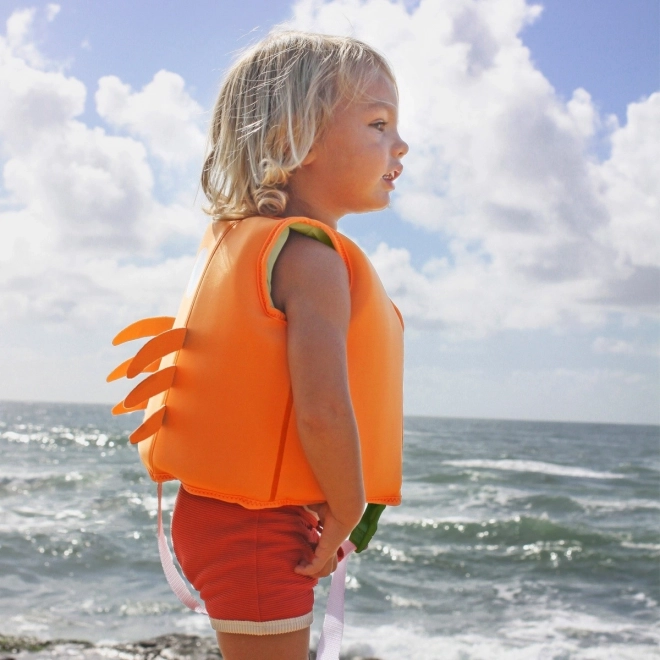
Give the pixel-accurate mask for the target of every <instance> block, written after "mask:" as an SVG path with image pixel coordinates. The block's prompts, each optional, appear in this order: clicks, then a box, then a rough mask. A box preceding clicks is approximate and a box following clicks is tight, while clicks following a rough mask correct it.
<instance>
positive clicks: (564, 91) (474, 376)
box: [0, 0, 660, 423]
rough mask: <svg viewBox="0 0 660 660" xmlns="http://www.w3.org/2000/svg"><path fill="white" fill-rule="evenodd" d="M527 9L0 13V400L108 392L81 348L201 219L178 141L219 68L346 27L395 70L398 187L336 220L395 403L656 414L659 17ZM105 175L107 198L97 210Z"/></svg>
mask: <svg viewBox="0 0 660 660" xmlns="http://www.w3.org/2000/svg"><path fill="white" fill-rule="evenodd" d="M539 4H542V5H543V11H542V12H540V13H539V12H538V11H537V10H535V9H533V8H532V3H531V2H528V3H527V4H525V3H524V2H523V0H498V2H495V3H493V2H479V1H476V0H452V1H451V2H449V1H444V0H421V1H420V2H414V3H412V2H402V3H390V2H387V0H365V1H364V2H358V1H357V0H333V1H331V2H325V3H322V2H317V1H315V0H300V1H298V2H296V3H293V2H281V1H279V0H276V1H270V2H265V1H264V2H257V1H251V2H243V3H235V2H201V1H200V2H191V3H185V5H184V3H175V2H153V1H149V2H146V1H145V2H140V3H135V2H128V1H123V0H122V1H119V2H113V3H90V2H83V1H80V0H79V1H71V2H66V1H64V2H60V3H57V4H54V3H31V4H27V5H21V4H16V3H8V2H2V3H0V19H2V22H3V23H4V21H6V20H7V19H9V18H10V17H11V16H12V15H13V16H14V17H16V16H17V14H16V13H15V12H16V11H17V10H18V11H20V10H25V9H26V8H34V9H35V11H34V12H33V13H32V14H29V15H28V14H26V13H25V12H23V14H19V15H18V16H19V17H20V16H22V17H23V18H22V19H21V20H18V19H16V18H14V22H13V24H12V25H13V27H12V28H8V30H7V31H6V34H5V37H4V41H3V43H4V48H5V50H4V51H0V55H2V53H4V55H2V56H3V57H4V60H0V61H2V62H3V66H5V74H0V90H2V86H3V85H5V86H7V87H6V89H7V90H9V95H8V98H10V99H12V101H10V102H9V103H8V104H7V105H6V108H5V109H4V110H3V106H2V102H0V158H2V164H3V165H4V166H5V170H4V176H3V179H2V188H1V189H0V223H1V224H0V231H2V232H3V235H4V236H5V237H9V238H10V239H11V240H8V241H6V245H7V246H11V248H10V247H7V248H6V249H5V252H4V253H3V252H1V251H0V285H1V286H0V294H1V296H2V297H0V300H1V301H2V305H3V306H2V309H3V311H4V312H5V313H4V314H3V318H4V320H3V321H0V323H2V325H3V328H2V337H3V339H2V340H1V341H2V343H1V344H0V366H2V368H3V371H4V373H6V374H10V377H9V378H5V379H4V382H3V383H2V384H1V385H0V398H6V399H29V400H64V401H66V400H75V401H98V402H105V401H110V400H112V399H113V398H117V397H120V396H121V395H122V393H123V390H122V386H121V385H120V386H119V387H117V388H111V387H109V386H106V385H105V384H104V383H103V380H102V378H99V374H104V373H105V372H106V371H109V369H110V368H111V367H112V366H113V364H114V363H115V362H118V361H119V360H120V359H121V358H122V356H121V355H115V352H117V349H115V350H114V351H113V350H111V349H110V348H109V347H108V346H107V344H106V343H107V342H108V341H109V339H110V337H111V335H112V334H113V331H114V330H115V329H116V328H118V327H120V326H121V325H122V323H124V322H128V321H130V320H132V319H133V318H136V317H138V316H140V315H145V314H149V313H152V312H157V313H168V312H169V313H173V309H175V307H176V298H177V296H178V291H180V290H181V288H182V287H183V285H184V283H185V280H186V276H187V270H188V268H189V267H190V260H191V259H192V255H193V254H194V251H195V245H196V240H197V237H198V235H199V232H200V230H201V227H202V226H203V222H204V220H203V217H202V215H201V214H200V213H199V211H197V210H195V209H196V206H198V205H199V197H197V199H196V196H195V193H196V177H197V168H198V164H199V158H200V157H201V147H199V145H200V144H201V140H202V139H203V131H204V129H205V120H206V117H207V113H208V110H209V107H210V106H211V105H212V103H213V100H214V96H215V94H216V92H217V88H218V84H219V82H220V80H221V78H222V72H223V70H224V69H225V68H226V67H227V66H228V64H229V63H230V61H231V58H232V56H233V53H234V52H235V51H236V50H238V49H240V48H242V47H243V46H245V45H247V44H248V43H251V42H252V41H254V40H255V39H256V38H258V37H259V36H262V35H264V34H265V33H266V32H267V31H268V30H269V29H270V28H271V26H273V25H274V24H277V23H281V22H283V21H292V23H293V25H295V26H296V27H301V28H304V29H316V30H320V31H329V32H337V31H351V30H352V32H353V34H355V35H356V36H358V37H361V38H365V39H366V40H368V41H371V42H373V43H374V45H376V46H377V47H379V48H381V50H383V51H384V52H385V54H386V55H388V56H389V57H390V59H391V60H392V63H393V65H394V67H395V70H396V71H397V73H398V75H399V81H400V85H401V93H402V98H401V103H402V131H403V132H404V137H406V138H409V139H408V141H409V142H410V143H411V146H412V147H413V150H412V151H411V154H410V156H409V157H408V158H407V160H408V163H407V164H406V173H405V174H404V177H403V179H402V182H401V186H400V191H399V196H398V197H397V198H396V199H395V200H394V202H393V205H392V208H391V209H390V210H388V211H385V212H382V213H379V214H373V215H370V216H363V217H350V218H346V219H345V220H344V221H343V222H342V224H341V225H340V226H341V227H342V228H343V230H344V231H345V232H346V233H348V234H349V235H351V236H352V237H353V238H355V239H356V240H358V242H359V243H360V244H361V245H362V246H363V248H364V249H365V250H366V251H367V252H368V253H369V254H370V255H371V256H372V258H373V260H374V263H375V264H376V266H377V268H378V269H379V271H380V272H381V275H382V277H383V279H384V282H385V284H386V287H388V290H389V291H390V294H391V295H392V296H393V298H394V299H395V300H396V301H397V302H398V303H400V305H401V306H402V308H403V310H404V314H405V316H406V319H407V322H408V325H407V339H406V341H407V343H406V351H407V362H406V366H407V374H408V375H407V380H406V411H407V412H408V413H409V414H429V415H446V416H464V417H465V416H467V417H470V416H474V417H497V418H525V419H559V420H562V419H564V420H578V421H579V420H583V421H607V422H632V423H657V422H658V421H660V420H659V417H660V413H659V412H658V411H659V409H660V407H659V406H658V351H659V341H658V321H657V289H658V272H659V271H658V265H659V264H658V258H657V240H658V236H657V229H656V228H655V227H656V226H657V218H655V221H654V220H653V217H652V213H650V211H649V209H650V208H652V205H653V204H657V185H656V186H655V196H654V192H653V190H652V184H645V183H644V180H645V175H647V174H648V176H649V178H651V179H652V178H653V177H652V176H651V175H652V174H653V172H650V171H649V166H648V163H649V162H650V160H649V159H651V160H653V158H651V157H650V156H649V155H648V152H649V149H651V150H652V148H653V144H654V142H653V140H654V139H655V138H654V136H653V134H652V133H649V132H648V130H645V127H647V126H648V125H649V122H652V119H653V117H654V116H657V115H654V114H653V113H657V107H658V103H657V102H656V101H655V98H656V97H653V96H652V95H653V94H654V92H657V91H658V88H659V87H660V81H659V79H658V77H659V73H658V52H659V50H660V44H659V36H658V35H659V34H660V16H659V5H658V3H657V2H655V1H652V0H632V1H631V2H626V3H622V2H620V1H616V0H581V1H580V2H570V3H569V2H565V1H564V2H562V1H559V0H549V1H548V2H542V3H539ZM58 8H59V9H58ZM396 12H399V13H398V14H397V13H396ZM429 16H430V17H432V18H430V19H429V18H426V19H425V20H423V19H424V17H429ZM21 21H22V22H21ZM433 21H437V25H434V24H433ZM21 26H22V27H21ZM441 26H445V27H446V29H445V28H442V27H441ZM447 26H448V27H447ZM12 30H13V32H12ZM397 30H398V32H397ZM443 30H444V31H443ZM19 33H20V35H19ZM0 34H3V32H2V31H0ZM12 34H13V35H14V36H13V37H12V36H11V35H12ZM16 35H19V36H16ZM12 40H13V41H12ZM521 42H522V43H521ZM525 48H527V49H528V52H527V51H525V50H524V49H525ZM434 58H435V59H434ZM431 61H433V62H435V64H434V65H433V66H431V65H430V64H429V62H431ZM17 62H23V63H24V64H25V66H26V67H28V69H29V71H30V72H31V73H30V75H29V76H26V74H25V73H23V74H20V76H19V73H20V72H19V73H17V71H19V68H17V67H19V64H17ZM21 66H22V65H21ZM465 67H467V69H466V68H465ZM160 71H165V72H168V73H165V74H163V75H162V76H161V77H160V78H157V79H156V78H155V76H156V74H157V73H158V72H160ZM174 74H176V75H174ZM12 76H15V77H12ZM21 76H22V77H21ZM177 76H178V77H177ZM108 77H111V78H108ZM19 78H20V79H21V80H23V81H24V82H23V83H21V84H18V83H17V82H16V80H18V79H19ZM101 80H103V82H100V81H101ZM156 80H157V81H158V82H157V84H156ZM25 81H27V82H25ZM152 82H153V85H152V87H149V88H148V89H149V90H151V91H149V92H148V93H147V92H146V91H145V90H146V89H147V87H145V86H149V85H150V84H152ZM30 86H31V87H30ZM28 87H29V89H27V88H28ZM577 89H581V90H584V91H583V92H577V93H576V91H575V90H577ZM159 94H160V95H161V96H159ZM83 96H84V99H83ZM163 98H165V99H166V100H167V103H165V106H167V107H170V106H169V105H168V104H171V108H172V116H170V117H169V118H167V117H166V118H163V116H161V115H162V114H163V112H165V111H164V110H163V101H162V99H163ZM26 99H42V100H38V101H35V102H34V107H33V106H32V105H29V103H28V101H26ZM159 99H160V100H159ZM14 101H15V103H14ZM11 103H14V105H11ZM631 103H632V104H636V105H635V106H634V113H633V115H631V116H630V117H632V119H631V118H630V117H629V116H628V115H627V109H628V106H629V104H631ZM21 104H23V105H21ZM26 104H27V105H26ZM76 104H78V105H76ZM159 104H160V105H159ZM74 107H75V108H76V109H75V110H72V109H71V108H74ZM458 107H460V108H463V111H461V112H457V111H456V108H458ZM26 108H27V110H26ZM35 108H37V109H38V111H37V109H35ZM60 108H61V113H60V114H58V112H60ZM51 110H52V112H51ZM175 111H176V112H175ZM12 113H14V114H12ZM21 113H22V114H21ZM62 113H64V114H62ZM67 113H68V114H67ZM150 113H151V114H150ZM159 113H160V114H159ZM177 113H178V114H177ZM175 114H176V116H174V115H175ZM17 117H18V119H17ZM153 117H158V118H159V119H158V120H157V121H155V120H154V119H153ZM20 121H24V122H25V123H24V126H25V127H26V128H25V130H24V131H18V132H17V128H16V126H17V125H19V126H20V125H21V124H20ZM165 121H169V122H171V123H170V124H167V125H168V126H170V127H174V128H170V129H168V130H169V132H170V135H169V136H168V135H164V134H163V131H161V132H158V130H157V126H158V125H160V124H159V123H158V122H165ZM12 122H13V123H12ZM16 122H19V123H18V124H17V123H16ZM3 123H4V125H3ZM655 123H656V124H657V122H655ZM154 126H156V128H154ZM28 128H29V130H28ZM173 131H174V132H175V133H176V134H177V135H179V136H183V137H181V140H182V141H181V142H178V143H176V144H174V143H172V142H171V139H170V138H171V133H172V132H173ZM405 131H407V134H406V133H405ZM19 133H21V134H22V133H24V135H25V137H24V138H21V139H19V137H18V135H19ZM185 136H189V139H188V140H187V141H185ZM58 140H59V142H58ZM168 140H170V141H169V142H168ZM613 145H614V146H615V147H616V148H613ZM416 146H417V148H416V149H415V147H416ZM69 147H70V149H71V154H70V155H69V156H67V160H66V161H63V162H62V164H61V165H58V162H59V161H57V159H58V158H59V157H60V156H62V153H63V151H64V150H66V149H67V148H69ZM177 149H178V151H177ZM196 149H197V151H196ZM655 153H656V154H657V143H656V147H655ZM38 154H42V156H38ZM44 154H51V156H49V158H50V159H51V160H50V162H51V163H52V165H51V167H52V168H53V171H55V173H56V174H57V176H56V177H52V176H50V175H49V166H48V162H46V160H45V159H46V155H44ZM39 158H41V160H39ZM62 158H63V156H62ZM655 160H658V159H657V158H655ZM74 166H75V167H74ZM92 170H93V172H92ZM76 172H78V173H80V172H82V173H83V174H81V175H80V178H79V179H76V174H75V173H76ZM90 172H91V173H90ZM60 173H61V175H60ZM106 175H107V182H106V183H107V185H106V184H104V183H103V177H104V176H106ZM87 176H89V177H91V178H89V179H87V178H85V177H87ZM39 177H43V178H39ZM55 179H57V182H58V183H57V185H55V184H54V183H53V181H54V180H55ZM81 182H87V186H86V187H85V188H84V190H83V191H82V192H81V190H80V188H81V187H82V184H81ZM96 186H99V188H98V189H97V188H96ZM645 186H646V187H645ZM51 187H52V189H51ZM114 187H116V190H117V195H123V197H124V198H125V199H124V200H123V201H122V203H121V204H119V205H117V204H118V203H116V200H115V201H112V200H110V198H109V197H108V199H107V200H106V199H105V198H104V195H106V194H107V195H109V193H107V191H108V189H112V190H114V189H115V188H114ZM555 188H556V190H555ZM88 190H89V191H91V190H93V191H96V192H95V193H94V194H96V195H97V196H98V198H99V200H100V201H99V207H98V208H99V209H100V210H99V213H98V215H96V214H95V212H94V209H95V208H96V207H95V205H94V199H91V200H90V199H89V196H90V195H91V193H89V194H87V191H88ZM131 200H132V201H131ZM195 200H196V201H195ZM654 200H655V201H654ZM113 204H114V205H113ZM86 205H87V206H86ZM83 208H84V209H85V210H86V211H85V214H86V215H85V214H83V212H82V210H81V209H83ZM655 208H657V206H656V207H655ZM118 209H120V210H119V211H118ZM79 212H80V213H81V214H82V215H81V217H77V214H78V213H79ZM160 218H167V222H161V221H160ZM30 223H33V225H31V224H30ZM120 229H121V231H120ZM32 236H38V237H39V239H38V240H34V241H33V242H34V245H32V244H31V241H32V238H31V237H32ZM25 245H31V247H30V248H29V249H28V251H27V253H25V252H22V251H21V250H22V249H24V248H25ZM21 246H23V247H21ZM26 254H28V256H27V257H26V256H25V255H26ZM30 255H31V256H30ZM30 259H33V261H30ZM17 264H18V265H17ZM104 277H105V279H104Z"/></svg>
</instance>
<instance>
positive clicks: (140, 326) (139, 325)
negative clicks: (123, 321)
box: [112, 316, 174, 346]
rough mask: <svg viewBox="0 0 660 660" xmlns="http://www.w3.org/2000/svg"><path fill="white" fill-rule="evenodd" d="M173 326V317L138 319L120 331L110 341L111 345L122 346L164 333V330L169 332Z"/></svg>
mask: <svg viewBox="0 0 660 660" xmlns="http://www.w3.org/2000/svg"><path fill="white" fill-rule="evenodd" d="M173 325H174V317H173V316H152V317H150V318H147V319H140V320H139V321H136V322H135V323H131V324H130V325H127V326H126V327H125V328H124V329H123V330H120V331H119V333H117V336H116V337H115V338H114V339H113V340H112V345H113V346H117V345H119V344H123V343H124V342H125V341H131V340H133V339H141V338H142V337H153V336H154V335H159V334H160V333H161V332H165V330H169V329H170V328H171V327H172V326H173Z"/></svg>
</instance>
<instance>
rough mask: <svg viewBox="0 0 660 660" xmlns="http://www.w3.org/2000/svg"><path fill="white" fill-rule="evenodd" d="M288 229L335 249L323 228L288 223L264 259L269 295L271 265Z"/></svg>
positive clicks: (283, 242)
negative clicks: (266, 258) (265, 259)
mask: <svg viewBox="0 0 660 660" xmlns="http://www.w3.org/2000/svg"><path fill="white" fill-rule="evenodd" d="M290 229H293V231H297V232H298V233H299V234H304V235H305V236H309V237H310V238H315V239H316V240H317V241H321V243H325V244H326V245H327V246H328V247H331V248H332V249H333V250H334V249H335V246H334V245H333V244H332V239H331V238H330V236H329V235H328V234H327V233H326V232H325V231H323V229H320V228H319V227H312V225H306V224H305V223H303V222H294V223H293V224H291V225H289V226H288V227H287V228H286V229H284V230H283V231H282V233H281V234H280V235H279V236H278V237H277V240H276V241H275V244H274V245H273V249H272V250H271V251H270V254H269V255H268V260H267V261H266V284H267V285H268V295H269V296H270V290H271V280H272V279H273V267H274V266H275V262H276V261H277V257H279V256H280V252H281V251H282V248H283V247H284V244H285V243H286V239H287V238H289V230H290ZM270 304H271V305H272V304H273V299H272V297H271V300H270Z"/></svg>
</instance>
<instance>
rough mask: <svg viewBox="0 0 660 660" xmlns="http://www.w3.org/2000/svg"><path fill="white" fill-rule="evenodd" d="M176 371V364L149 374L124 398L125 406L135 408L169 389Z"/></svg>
mask: <svg viewBox="0 0 660 660" xmlns="http://www.w3.org/2000/svg"><path fill="white" fill-rule="evenodd" d="M175 371H176V367H175V366H171V367H165V369H161V370H160V371H157V372H156V373H153V374H151V376H147V377H146V378H145V379H144V380H143V381H142V382H141V383H138V384H137V385H136V386H135V387H134V388H133V389H132V390H131V391H130V392H129V393H128V395H127V396H126V398H125V399H124V406H125V407H126V408H134V407H135V406H137V405H138V404H139V403H142V402H143V401H146V400H147V399H150V398H151V397H152V396H155V395H156V394H159V393H160V392H164V391H165V390H167V389H169V387H170V386H171V385H172V381H173V380H174V372H175Z"/></svg>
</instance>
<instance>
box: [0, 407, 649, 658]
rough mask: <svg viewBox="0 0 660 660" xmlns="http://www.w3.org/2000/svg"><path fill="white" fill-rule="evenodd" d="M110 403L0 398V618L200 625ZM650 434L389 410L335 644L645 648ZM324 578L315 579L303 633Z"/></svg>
mask: <svg viewBox="0 0 660 660" xmlns="http://www.w3.org/2000/svg"><path fill="white" fill-rule="evenodd" d="M127 417H128V418H126V417H124V418H112V417H111V416H110V415H109V413H108V410H107V408H106V407H104V406H90V405H64V404H28V403H1V404H0V449H1V451H2V453H1V456H2V459H1V464H0V634H1V633H4V634H15V635H33V636H37V637H41V638H53V637H59V638H78V639H80V638H82V639H87V640H91V641H100V640H104V641H110V640H115V641H127V640H135V639H144V638H147V637H150V636H155V635H158V634H162V633H166V632H186V633H195V634H201V635H206V634H211V631H210V629H209V627H208V623H207V621H206V619H205V617H203V616H201V615H197V614H194V613H191V612H188V611H187V610H186V609H185V608H184V607H183V606H182V605H181V604H180V603H179V602H178V600H177V599H176V597H175V596H174V595H173V594H172V593H171V592H170V590H169V587H168V586H167V583H166V582H165V578H164V576H163V574H162V569H161V567H160V562H159V558H158V550H157V545H156V539H155V526H156V488H155V485H154V484H153V483H152V482H151V481H150V480H149V478H148V477H147V476H146V473H145V471H144V469H143V468H142V465H141V464H140V461H139V458H138V456H137V450H136V448H135V447H133V446H131V445H130V444H129V443H128V440H127V438H128V432H129V430H131V429H132V428H133V427H134V426H136V425H137V423H138V420H137V419H136V417H135V416H133V418H132V419H131V418H130V417H131V416H127ZM659 440H660V431H659V429H658V428H657V427H652V426H623V425H605V424H603V425H599V424H567V423H548V422H520V421H517V422H516V421H488V420H467V419H436V418H419V417H412V418H407V419H406V424H405V452H404V454H405V471H404V472H405V477H404V486H403V500H404V501H403V504H402V505H401V506H400V507H396V508H388V509H387V510H386V512H385V513H384V514H383V517H382V519H381V521H382V522H381V524H380V528H379V532H378V534H377V536H376V537H375V538H374V540H373V541H372V544H371V547H370V548H369V549H368V550H367V551H365V552H364V553H362V554H361V555H359V556H355V557H351V559H350V562H349V566H348V577H347V599H346V600H347V604H346V630H345V634H344V649H345V650H347V651H353V652H355V653H362V654H363V655H365V656H367V655H371V656H377V657H379V658H382V660H406V659H411V660H412V659H424V660H427V659H430V660H435V659H438V660H440V659H448V660H454V659H456V660H459V659H460V660H470V659H483V660H493V659H499V658H502V659H507V660H509V659H511V660H518V659H527V658H530V659H531V658H534V659H536V658H541V659H550V658H552V659H569V658H570V659H572V658H577V659H582V660H586V659H590V660H591V659H600V658H603V659H604V658H613V659H617V660H619V659H621V660H625V659H630V660H641V659H645V658H657V657H659V655H658V650H657V649H658V642H659V641H660V630H659V628H658V620H659V617H658V614H659V605H658V602H659V601H660V575H659V566H660V565H659V563H658V559H659V558H660V531H659V525H658V522H659V518H660V517H659V513H660V501H659V498H658V495H659V491H658V488H659V483H660V482H659V480H658V477H659V474H660V449H659ZM176 490H177V485H176V484H175V483H168V484H166V485H165V499H164V504H165V510H166V515H165V520H166V523H167V524H169V519H170V513H171V509H172V505H173V502H174V498H175V496H176ZM327 593H328V580H324V581H323V582H322V584H321V585H320V586H319V587H318V589H317V605H316V609H315V616H316V620H315V623H314V626H313V633H312V637H313V639H314V638H318V633H319V630H320V626H321V623H322V619H323V611H324V606H325V598H326V596H327Z"/></svg>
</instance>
